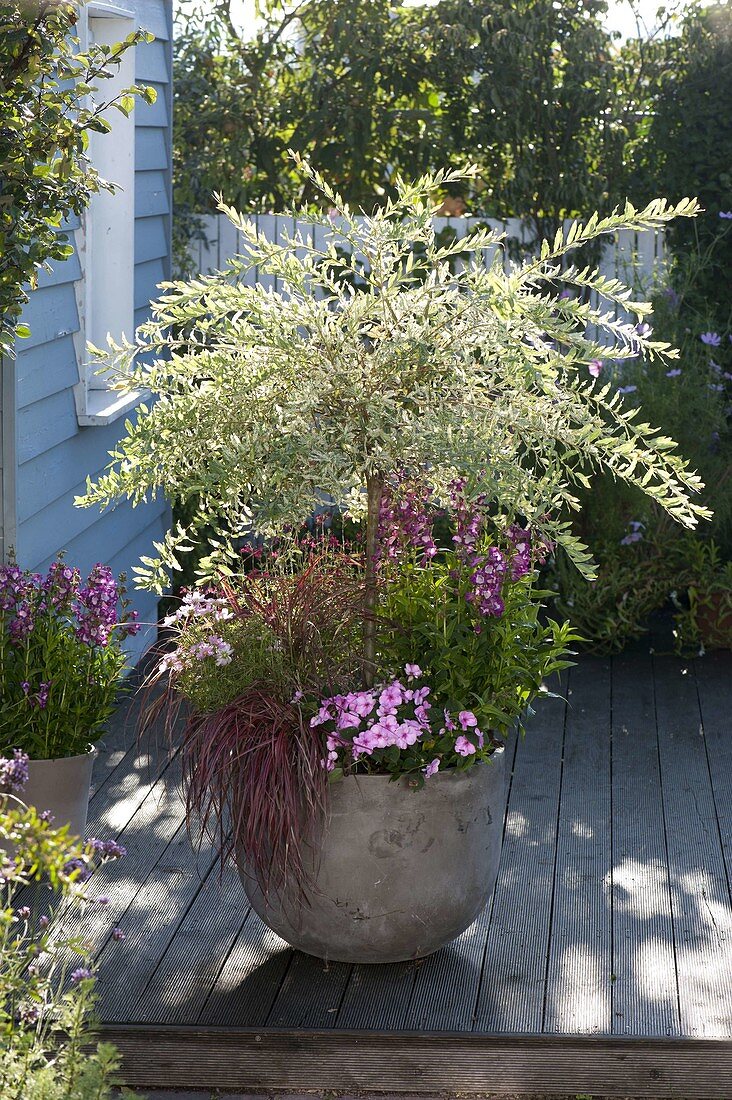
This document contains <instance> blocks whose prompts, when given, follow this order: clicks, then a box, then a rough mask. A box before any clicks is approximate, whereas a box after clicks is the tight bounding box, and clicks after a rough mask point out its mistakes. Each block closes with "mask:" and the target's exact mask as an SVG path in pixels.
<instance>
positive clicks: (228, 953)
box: [196, 906, 254, 1026]
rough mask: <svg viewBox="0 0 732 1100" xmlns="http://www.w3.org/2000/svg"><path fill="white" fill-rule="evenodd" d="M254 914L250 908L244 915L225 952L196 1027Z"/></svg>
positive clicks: (199, 1012)
mask: <svg viewBox="0 0 732 1100" xmlns="http://www.w3.org/2000/svg"><path fill="white" fill-rule="evenodd" d="M253 912H254V910H253V909H252V908H251V906H250V907H249V908H248V909H247V911H246V913H245V914H244V917H243V919H242V922H241V924H240V925H239V928H238V929H237V933H236V935H235V936H234V938H233V940H232V941H231V946H230V947H229V950H228V951H225V952H224V957H223V959H222V960H221V965H220V966H219V968H218V970H217V971H216V974H215V975H214V978H213V981H212V982H211V986H210V988H209V991H208V993H207V994H206V996H205V997H204V999H203V1003H202V1005H201V1007H200V1009H199V1010H198V1015H197V1016H196V1026H200V1020H201V1017H202V1016H203V1014H204V1012H205V1011H206V1006H207V1005H208V1002H209V1001H210V1000H211V996H212V994H213V991H214V989H215V988H216V986H217V985H218V983H219V980H220V978H221V975H222V974H223V972H224V968H225V967H226V964H227V962H228V961H229V959H230V957H231V952H232V951H233V950H234V947H235V945H236V941H237V940H238V939H239V937H240V936H241V934H242V932H243V931H244V925H245V924H246V923H247V921H248V920H249V917H250V915H251V914H252V913H253Z"/></svg>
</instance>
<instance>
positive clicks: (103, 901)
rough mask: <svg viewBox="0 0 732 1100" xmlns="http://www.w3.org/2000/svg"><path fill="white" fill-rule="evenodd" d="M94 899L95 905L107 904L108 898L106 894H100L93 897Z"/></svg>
mask: <svg viewBox="0 0 732 1100" xmlns="http://www.w3.org/2000/svg"><path fill="white" fill-rule="evenodd" d="M94 901H95V902H96V903H97V905H109V898H108V897H107V895H106V894H101V895H100V897H98V898H95V899H94Z"/></svg>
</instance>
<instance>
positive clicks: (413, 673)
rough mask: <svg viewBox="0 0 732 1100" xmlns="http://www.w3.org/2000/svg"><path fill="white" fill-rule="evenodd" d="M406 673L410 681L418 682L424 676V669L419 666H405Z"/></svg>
mask: <svg viewBox="0 0 732 1100" xmlns="http://www.w3.org/2000/svg"><path fill="white" fill-rule="evenodd" d="M404 671H405V672H406V674H407V679H409V680H418V679H419V677H420V676H421V675H422V669H421V668H420V667H419V665H411V664H410V665H405V666H404Z"/></svg>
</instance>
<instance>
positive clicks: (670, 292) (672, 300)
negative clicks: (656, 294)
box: [663, 286, 681, 309]
mask: <svg viewBox="0 0 732 1100" xmlns="http://www.w3.org/2000/svg"><path fill="white" fill-rule="evenodd" d="M663 296H664V298H665V299H666V301H667V302H668V304H669V305H670V306H671V309H678V308H679V304H680V302H681V299H680V298H679V296H678V294H677V293H676V291H675V290H674V288H673V287H672V286H667V287H666V289H665V290H664V292H663Z"/></svg>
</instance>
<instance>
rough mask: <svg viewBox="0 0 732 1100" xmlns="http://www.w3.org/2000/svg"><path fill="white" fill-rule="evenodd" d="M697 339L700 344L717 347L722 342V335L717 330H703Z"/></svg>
mask: <svg viewBox="0 0 732 1100" xmlns="http://www.w3.org/2000/svg"><path fill="white" fill-rule="evenodd" d="M699 339H700V340H701V342H702V344H708V345H709V347H712V348H718V347H719V345H720V344H721V343H722V337H721V336H720V335H719V333H718V332H703V333H702V334H701V336H700V337H699Z"/></svg>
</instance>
